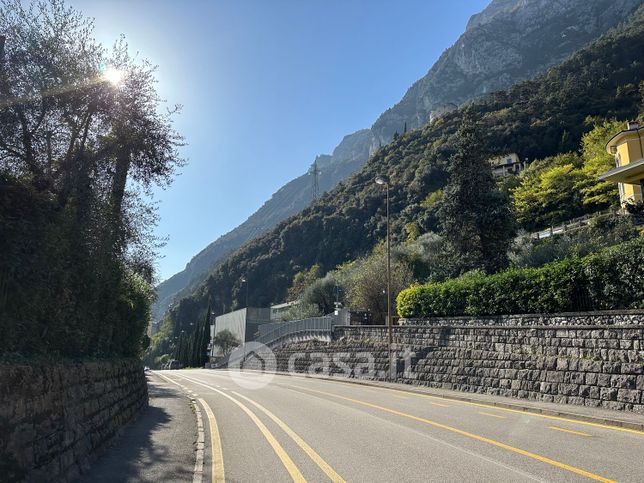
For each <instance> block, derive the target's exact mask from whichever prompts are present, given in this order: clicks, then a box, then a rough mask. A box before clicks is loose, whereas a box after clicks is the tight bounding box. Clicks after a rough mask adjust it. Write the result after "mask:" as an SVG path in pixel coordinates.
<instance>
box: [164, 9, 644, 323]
mask: <svg viewBox="0 0 644 483" xmlns="http://www.w3.org/2000/svg"><path fill="white" fill-rule="evenodd" d="M641 2H642V0H593V1H590V0H557V1H553V0H493V1H492V2H491V3H490V4H489V5H488V6H487V7H486V8H485V9H484V10H483V11H482V12H481V13H479V14H477V15H474V16H472V18H471V19H470V21H469V23H468V25H467V28H466V30H465V32H464V33H463V34H462V35H461V36H460V37H459V39H458V40H457V41H456V43H455V44H454V45H453V46H452V47H450V48H449V49H447V50H446V51H445V52H444V53H443V54H442V55H441V57H440V58H439V59H438V61H437V62H436V63H435V64H434V65H433V66H432V67H431V69H430V70H429V72H428V73H427V74H426V75H425V76H424V77H423V78H421V79H420V80H418V81H417V82H415V83H414V84H413V85H412V86H411V88H410V89H409V90H408V91H407V93H406V94H405V95H404V97H403V98H402V100H401V101H400V102H399V103H398V104H396V105H395V106H393V107H392V108H390V109H388V110H387V111H386V112H384V113H383V114H382V115H381V116H380V117H379V118H378V119H377V120H376V122H375V123H374V124H373V126H372V127H371V129H363V130H360V131H357V132H355V133H353V134H350V135H347V136H345V137H344V139H343V140H342V142H341V143H340V144H339V145H338V146H337V147H336V148H335V150H334V151H333V154H332V155H330V156H329V155H321V156H318V157H317V158H316V161H317V164H318V168H320V170H321V174H320V175H319V186H320V192H325V191H328V190H330V189H332V188H333V187H335V186H336V185H337V184H338V183H339V182H340V181H343V180H345V179H347V178H348V177H349V176H350V175H351V174H352V173H354V172H356V171H357V170H358V169H360V167H362V166H363V165H364V163H365V162H366V161H367V159H368V158H369V156H370V155H371V154H373V153H374V152H375V150H376V149H378V147H379V146H381V145H384V144H387V143H389V142H390V141H391V140H392V138H393V135H394V133H395V132H398V133H403V131H404V129H405V126H407V127H408V128H418V127H421V126H423V125H424V124H425V123H426V122H427V121H429V120H431V119H433V118H435V117H437V116H440V115H444V114H446V113H448V112H450V111H451V110H453V109H455V108H456V107H457V106H459V105H461V104H463V103H465V102H468V101H471V100H472V99H476V98H477V97H480V96H481V95H484V94H486V93H488V92H491V91H495V90H499V89H504V88H507V87H509V86H511V85H512V84H514V83H516V82H518V81H521V80H524V79H528V78H531V77H533V76H534V75H536V74H538V73H540V72H543V71H544V70H546V69H547V68H549V67H551V66H553V65H556V64H558V63H560V62H561V61H562V60H563V59H565V58H566V57H567V56H569V55H570V54H572V53H573V52H575V51H577V50H579V49H580V48H582V47H583V46H585V45H586V44H588V43H589V42H590V41H592V40H593V39H596V38H597V37H599V36H600V35H601V34H602V33H604V32H606V31H607V30H608V29H609V28H611V27H613V26H614V25H616V24H617V23H619V22H620V21H622V20H623V19H625V18H627V17H628V14H629V13H630V12H632V11H633V10H634V9H635V8H636V7H637V6H638V5H639V4H640V3H641ZM311 200H312V180H311V176H310V175H308V174H303V175H302V176H300V177H298V178H295V179H294V180H292V181H290V182H289V183H287V184H286V185H284V186H283V187H282V188H280V189H279V190H278V191H277V192H276V193H275V194H274V195H273V196H272V197H271V199H270V200H268V201H267V202H266V203H264V205H263V206H262V207H261V208H260V209H259V210H257V211H256V212H255V213H254V214H253V215H251V216H250V217H249V218H248V219H247V220H246V221H245V222H243V223H242V224H241V225H239V226H238V227H237V228H235V229H233V230H232V231H230V232H229V233H227V234H225V235H223V236H221V237H220V238H218V239H217V240H216V241H214V242H213V243H211V244H210V245H208V246H207V247H206V248H205V249H204V250H202V251H201V252H199V253H198V254H197V255H196V256H195V257H194V258H193V259H192V260H191V261H190V262H189V263H188V264H187V265H186V268H185V269H184V270H183V271H181V272H179V273H177V274H176V275H174V276H172V277H170V278H169V279H168V280H166V281H164V282H163V283H161V284H159V286H158V287H157V302H156V303H155V305H154V307H153V317H154V320H156V321H158V320H160V319H161V317H162V316H163V314H164V313H165V311H166V310H167V308H168V307H169V306H170V305H171V304H172V302H173V301H174V300H178V299H180V298H181V297H183V296H186V295H189V294H190V293H192V291H193V290H194V289H195V288H196V287H197V286H198V285H199V284H200V283H202V282H203V281H204V280H205V279H206V277H207V275H208V273H209V272H212V271H213V270H214V269H215V268H216V267H217V266H219V265H220V264H221V263H222V262H223V261H224V259H225V257H226V256H228V255H230V254H231V253H233V252H234V251H235V250H237V249H238V248H239V247H241V246H242V245H243V244H244V243H246V242H248V241H250V240H253V239H256V238H257V237H258V236H260V235H262V234H264V233H266V232H267V231H269V230H271V229H272V228H274V227H275V226H277V224H278V223H280V222H281V221H283V220H285V219H287V218H288V217H289V216H292V215H294V214H296V213H298V212H300V211H301V210H302V209H304V208H305V207H306V206H308V205H309V204H310V202H311Z"/></svg>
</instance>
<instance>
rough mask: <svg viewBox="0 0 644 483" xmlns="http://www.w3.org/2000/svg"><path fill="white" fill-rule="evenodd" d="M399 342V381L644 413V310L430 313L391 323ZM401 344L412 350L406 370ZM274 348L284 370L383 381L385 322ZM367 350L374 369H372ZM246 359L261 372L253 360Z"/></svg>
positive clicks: (396, 348) (395, 348)
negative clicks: (493, 319) (499, 317)
mask: <svg viewBox="0 0 644 483" xmlns="http://www.w3.org/2000/svg"><path fill="white" fill-rule="evenodd" d="M486 319H487V320H486ZM512 321H514V322H512ZM393 342H394V345H393V351H394V355H395V356H396V358H397V359H398V363H397V365H396V367H395V377H396V380H397V381H398V382H403V383H409V384H422V385H427V386H431V387H438V388H445V389H454V390H459V391H465V392H476V393H486V394H495V395H501V396H511V397H519V398H528V399H534V400H541V401H550V402H557V403H567V404H578V405H586V406H596V407H604V408H610V409H618V410H629V411H636V412H644V312H642V311H640V312H636V311H630V312H621V313H615V312H614V313H608V312H603V313H586V314H569V315H566V314H561V315H556V316H513V317H512V318H510V317H507V318H505V320H503V321H502V323H499V324H492V323H490V322H489V318H475V317H470V318H449V319H432V320H427V321H422V322H421V321H416V322H415V324H414V325H406V326H401V327H394V328H393ZM405 350H407V351H412V352H413V353H414V355H412V356H409V357H408V362H409V364H408V366H409V367H408V368H407V370H406V371H405V364H404V362H403V361H402V359H403V358H404V352H405ZM274 352H275V354H276V358H277V364H278V370H280V371H287V370H289V360H290V366H291V369H293V370H295V371H296V372H307V371H312V372H318V373H319V372H321V371H323V370H324V366H325V364H326V365H327V366H328V371H329V372H330V373H334V374H339V375H349V374H348V373H349V371H351V374H350V377H362V378H370V379H384V378H385V375H386V372H385V371H387V369H388V351H387V329H386V327H383V326H371V327H370V326H350V327H336V328H335V331H334V337H333V341H332V342H330V343H323V342H318V341H311V342H306V343H300V344H290V345H288V346H284V347H281V348H277V349H275V350H274ZM365 354H371V356H366V355H365ZM334 357H335V358H336V359H337V358H338V357H339V358H340V359H341V363H342V364H346V366H342V365H341V364H339V363H336V362H334ZM370 357H372V361H373V364H372V365H373V368H374V369H375V372H371V373H366V372H365V370H364V369H365V365H366V363H367V362H368V359H369V358H370ZM313 364H316V365H315V366H313ZM245 366H246V367H251V368H255V369H261V364H259V363H258V361H256V360H255V361H253V360H250V361H248V362H247V364H245ZM356 369H357V370H358V372H359V374H356Z"/></svg>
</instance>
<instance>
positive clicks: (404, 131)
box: [403, 121, 407, 134]
mask: <svg viewBox="0 0 644 483" xmlns="http://www.w3.org/2000/svg"><path fill="white" fill-rule="evenodd" d="M406 132H407V121H405V127H404V128H403V134H405V133H406Z"/></svg>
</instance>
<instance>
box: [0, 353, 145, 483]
mask: <svg viewBox="0 0 644 483" xmlns="http://www.w3.org/2000/svg"><path fill="white" fill-rule="evenodd" d="M147 403H148V392H147V383H146V380H145V375H144V372H143V367H142V365H141V362H140V361H139V360H134V359H126V360H110V361H95V362H83V363H69V364H63V363H61V364H54V365H51V364H34V365H0V474H2V475H3V476H2V478H0V479H2V481H30V482H31V481H33V482H46V481H65V480H74V479H75V478H77V477H78V476H79V474H80V473H81V471H82V470H83V469H85V468H87V466H88V465H89V462H90V461H91V460H92V458H94V457H95V455H96V454H97V452H99V451H100V450H101V449H102V448H104V447H105V446H106V444H108V443H109V441H110V440H111V439H112V437H113V436H114V435H115V434H116V433H117V432H118V431H119V429H120V428H121V427H122V426H123V425H125V424H127V423H128V422H129V421H131V420H132V419H133V418H135V417H136V415H137V414H138V413H139V411H141V409H142V408H144V407H146V406H147Z"/></svg>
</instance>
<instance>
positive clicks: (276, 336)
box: [212, 315, 346, 368]
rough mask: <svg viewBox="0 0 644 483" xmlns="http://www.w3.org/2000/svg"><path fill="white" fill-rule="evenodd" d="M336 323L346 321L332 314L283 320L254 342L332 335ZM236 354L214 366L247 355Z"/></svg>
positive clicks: (223, 365) (272, 341)
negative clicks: (295, 336)
mask: <svg viewBox="0 0 644 483" xmlns="http://www.w3.org/2000/svg"><path fill="white" fill-rule="evenodd" d="M335 325H346V322H342V321H341V320H340V319H339V318H338V317H334V316H332V315H328V316H324V317H312V318H309V319H302V320H293V321H291V322H283V323H280V324H278V325H277V326H276V328H275V329H273V330H271V331H270V332H267V333H266V334H264V335H262V336H260V337H258V338H256V339H255V340H253V341H252V342H259V343H261V344H264V345H266V346H270V344H272V343H274V342H277V341H279V340H281V339H284V338H285V337H289V336H292V335H297V334H312V333H315V334H329V335H330V334H331V333H332V332H333V326H335ZM236 354H237V355H236V357H235V358H234V359H231V355H232V354H229V355H226V356H224V357H222V358H221V359H219V360H218V361H217V362H216V363H214V364H213V366H212V367H214V368H219V367H225V366H228V364H230V363H233V362H237V361H239V360H240V359H243V358H244V357H245V355H242V356H240V355H239V354H240V353H239V352H236ZM242 354H243V353H242Z"/></svg>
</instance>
